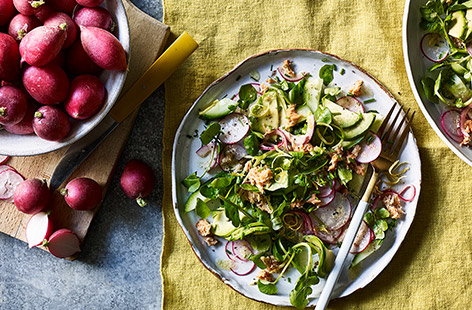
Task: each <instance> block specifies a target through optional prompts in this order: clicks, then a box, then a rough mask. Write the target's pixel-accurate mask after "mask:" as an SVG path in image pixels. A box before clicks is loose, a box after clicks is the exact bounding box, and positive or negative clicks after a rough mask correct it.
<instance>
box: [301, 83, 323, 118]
mask: <svg viewBox="0 0 472 310" xmlns="http://www.w3.org/2000/svg"><path fill="white" fill-rule="evenodd" d="M322 90H323V80H321V79H319V78H315V77H309V78H308V79H307V80H306V83H305V94H304V99H305V103H306V104H307V105H308V107H310V109H311V112H313V113H315V111H316V110H317V109H318V105H319V104H320V97H321V91H322Z"/></svg>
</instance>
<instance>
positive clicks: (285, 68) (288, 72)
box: [281, 59, 297, 78]
mask: <svg viewBox="0 0 472 310" xmlns="http://www.w3.org/2000/svg"><path fill="white" fill-rule="evenodd" d="M281 69H282V73H283V74H284V75H285V76H288V77H291V78H294V77H296V76H297V74H296V73H295V71H293V67H292V61H291V60H289V59H286V60H284V62H283V65H282V67H281Z"/></svg>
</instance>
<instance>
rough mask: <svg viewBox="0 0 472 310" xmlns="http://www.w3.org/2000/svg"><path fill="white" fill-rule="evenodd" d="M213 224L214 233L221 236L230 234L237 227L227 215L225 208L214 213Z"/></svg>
mask: <svg viewBox="0 0 472 310" xmlns="http://www.w3.org/2000/svg"><path fill="white" fill-rule="evenodd" d="M211 226H212V227H213V234H214V235H215V236H219V237H226V236H229V235H230V234H231V233H232V232H233V231H234V230H235V229H236V227H234V226H233V224H232V223H231V221H230V220H229V219H228V218H227V217H226V214H225V211H224V210H217V211H215V212H214V213H213V223H211Z"/></svg>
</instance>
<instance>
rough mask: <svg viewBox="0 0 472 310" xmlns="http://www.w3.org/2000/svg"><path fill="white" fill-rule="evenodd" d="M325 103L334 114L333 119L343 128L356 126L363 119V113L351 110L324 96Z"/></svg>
mask: <svg viewBox="0 0 472 310" xmlns="http://www.w3.org/2000/svg"><path fill="white" fill-rule="evenodd" d="M323 105H324V106H325V107H326V108H328V110H330V111H331V113H332V114H333V121H334V123H335V124H336V125H338V126H339V127H341V128H348V127H351V126H354V125H355V124H357V123H358V122H359V121H360V120H361V119H362V114H360V113H355V112H352V111H349V110H347V109H345V108H343V107H342V106H340V105H338V104H336V103H334V102H332V101H330V100H328V99H326V98H324V99H323Z"/></svg>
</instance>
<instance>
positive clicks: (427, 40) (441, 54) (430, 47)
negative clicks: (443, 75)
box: [420, 33, 449, 62]
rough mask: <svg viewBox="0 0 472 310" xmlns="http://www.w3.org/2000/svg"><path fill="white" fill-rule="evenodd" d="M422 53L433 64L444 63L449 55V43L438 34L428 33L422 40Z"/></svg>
mask: <svg viewBox="0 0 472 310" xmlns="http://www.w3.org/2000/svg"><path fill="white" fill-rule="evenodd" d="M420 44H421V46H420V47H421V52H422V53H423V55H424V57H426V58H427V59H428V60H430V61H432V62H442V61H443V60H444V59H446V57H447V55H448V54H449V45H448V44H447V41H446V40H445V39H444V38H443V37H442V36H441V35H439V34H437V33H427V34H425V35H424V36H423V38H422V39H421V43H420Z"/></svg>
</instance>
